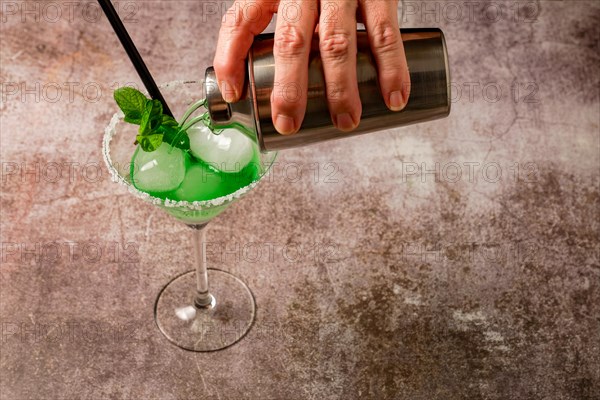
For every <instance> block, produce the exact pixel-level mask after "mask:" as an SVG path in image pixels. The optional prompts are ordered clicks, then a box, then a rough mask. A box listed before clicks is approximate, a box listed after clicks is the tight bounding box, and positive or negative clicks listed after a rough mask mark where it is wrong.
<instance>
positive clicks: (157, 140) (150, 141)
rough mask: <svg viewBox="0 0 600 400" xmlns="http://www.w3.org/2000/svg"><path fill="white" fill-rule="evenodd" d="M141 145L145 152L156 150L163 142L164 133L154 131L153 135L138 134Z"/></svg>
mask: <svg viewBox="0 0 600 400" xmlns="http://www.w3.org/2000/svg"><path fill="white" fill-rule="evenodd" d="M136 139H137V141H138V143H139V144H140V147H141V148H142V150H144V151H145V152H150V151H154V150H156V149H158V148H159V146H160V145H161V144H162V142H163V135H162V133H154V134H151V135H137V137H136Z"/></svg>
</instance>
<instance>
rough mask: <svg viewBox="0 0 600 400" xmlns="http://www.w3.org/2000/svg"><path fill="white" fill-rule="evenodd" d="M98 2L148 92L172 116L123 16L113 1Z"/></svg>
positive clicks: (103, 0)
mask: <svg viewBox="0 0 600 400" xmlns="http://www.w3.org/2000/svg"><path fill="white" fill-rule="evenodd" d="M98 3H100V7H102V10H103V11H104V14H106V18H108V21H109V22H110V24H111V25H112V27H113V30H114V31H115V33H116V34H117V37H118V38H119V40H120V41H121V44H122V45H123V48H125V51H126V52H127V55H128V56H129V59H130V60H131V62H132V63H133V66H134V67H135V70H136V71H137V73H138V75H139V76H140V78H141V79H142V82H143V83H144V86H145V87H146V90H148V93H150V96H151V97H152V98H153V99H156V100H158V101H160V102H161V103H162V106H163V113H164V114H167V115H169V116H171V117H172V116H173V114H172V113H171V110H170V109H169V106H168V105H167V102H166V101H165V99H164V98H163V96H162V94H161V93H160V90H158V86H156V82H154V78H152V75H150V71H148V68H147V67H146V64H145V63H144V60H143V59H142V56H140V53H139V52H138V50H137V48H136V47H135V44H133V40H131V37H130V36H129V33H127V29H125V25H123V22H122V21H121V18H119V14H117V11H116V10H115V8H114V7H113V5H112V3H111V2H110V0H98Z"/></svg>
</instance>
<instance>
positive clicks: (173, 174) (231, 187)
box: [103, 81, 276, 351]
mask: <svg viewBox="0 0 600 400" xmlns="http://www.w3.org/2000/svg"><path fill="white" fill-rule="evenodd" d="M202 89H203V85H202V83H201V82H191V81H179V82H173V83H170V84H167V85H163V86H162V87H161V91H162V92H163V94H164V97H165V98H166V99H167V101H168V103H169V106H170V108H171V110H172V111H173V113H174V115H181V116H182V117H181V118H179V119H178V120H177V121H176V120H175V119H173V118H170V117H165V116H164V115H162V114H161V113H160V112H155V111H156V109H155V106H156V105H155V103H154V102H153V101H152V100H149V99H146V98H145V97H144V96H143V95H142V96H139V98H138V99H137V100H136V99H135V98H132V99H130V100H131V101H130V102H129V103H127V104H125V105H124V106H123V104H124V103H123V102H121V104H119V106H120V107H121V109H122V110H123V112H122V113H117V114H115V115H114V116H113V118H112V120H111V122H110V124H109V125H108V127H107V128H106V132H105V135H104V141H103V154H104V159H105V161H106V164H107V166H108V169H109V171H110V172H111V175H112V177H113V179H114V180H115V181H116V182H119V183H121V184H123V185H125V186H126V187H127V188H128V189H129V191H130V192H131V193H133V194H134V195H135V196H136V197H138V198H140V199H142V200H144V201H146V202H148V203H151V204H153V205H156V206H158V207H160V208H161V209H162V210H164V211H166V212H167V213H169V214H170V215H172V216H174V217H175V218H177V219H178V220H180V221H182V222H184V223H185V224H187V225H189V226H190V227H192V228H194V230H193V232H194V235H195V240H194V254H193V255H191V257H190V258H191V259H193V260H195V270H193V271H189V272H185V273H182V274H181V275H178V276H176V277H175V278H173V279H172V280H171V281H170V282H169V283H168V284H167V285H166V286H165V287H164V288H163V289H162V291H161V292H160V294H159V296H158V298H157V300H156V303H155V305H154V316H155V321H156V324H157V326H158V328H159V329H160V331H161V332H162V333H163V334H164V335H165V337H166V338H167V339H168V340H169V341H170V342H171V343H173V344H175V345H177V346H179V347H181V348H184V349H188V350H193V351H214V350H219V349H223V348H225V347H228V346H230V345H232V344H233V343H235V342H237V341H238V340H240V339H241V338H242V337H243V336H244V335H245V334H246V333H247V332H248V330H249V329H250V327H251V326H252V322H253V320H254V316H255V313H256V305H255V303H254V298H253V296H252V293H251V292H250V290H249V288H248V287H247V286H246V285H245V284H244V283H243V282H242V281H241V280H240V279H238V278H236V277H235V276H233V275H231V274H230V273H228V272H226V271H224V270H222V269H228V268H227V266H224V267H223V266H220V268H219V269H208V268H207V259H206V252H205V247H206V239H205V234H206V229H205V227H206V225H207V223H208V222H209V221H210V220H211V219H213V218H215V217H216V216H217V215H219V214H220V213H221V212H223V211H225V209H226V208H227V207H229V206H230V205H231V204H233V203H234V202H236V201H237V200H239V199H240V198H241V197H243V196H244V195H245V194H247V193H248V192H249V191H250V190H251V189H252V188H253V187H255V186H256V185H257V184H258V182H259V181H260V180H261V178H263V177H264V176H265V174H266V173H267V172H268V171H269V169H270V167H271V166H272V164H273V161H274V159H275V157H276V153H261V152H260V151H259V147H258V145H257V144H256V143H255V142H254V141H253V140H252V138H251V135H246V134H245V133H243V132H240V131H238V130H236V129H226V130H223V131H221V132H217V134H215V133H213V131H212V130H211V129H210V128H209V127H208V126H207V125H208V124H207V122H208V121H209V119H208V118H207V115H206V114H202V115H200V116H198V117H196V118H191V119H190V120H189V122H185V121H186V120H187V119H188V118H190V114H189V113H188V112H187V111H186V110H188V111H189V110H190V108H194V105H198V104H200V105H201V104H202V103H203V102H202V101H197V98H198V94H199V93H202ZM143 107H146V109H148V110H150V111H146V109H143ZM158 108H159V109H160V107H158ZM196 108H198V107H196ZM141 111H144V112H143V113H142V112H141ZM159 111H160V110H159ZM134 141H137V143H139V144H135V145H134ZM177 253H178V256H180V255H179V254H180V251H177ZM177 263H178V264H179V263H181V260H179V261H177ZM221 268H222V269H221ZM209 281H210V288H209Z"/></svg>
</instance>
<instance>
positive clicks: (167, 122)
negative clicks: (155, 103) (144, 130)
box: [161, 115, 179, 128]
mask: <svg viewBox="0 0 600 400" xmlns="http://www.w3.org/2000/svg"><path fill="white" fill-rule="evenodd" d="M161 125H162V126H172V127H174V128H176V127H177V126H179V124H178V123H177V121H175V118H173V117H171V116H170V115H163V116H162V122H161Z"/></svg>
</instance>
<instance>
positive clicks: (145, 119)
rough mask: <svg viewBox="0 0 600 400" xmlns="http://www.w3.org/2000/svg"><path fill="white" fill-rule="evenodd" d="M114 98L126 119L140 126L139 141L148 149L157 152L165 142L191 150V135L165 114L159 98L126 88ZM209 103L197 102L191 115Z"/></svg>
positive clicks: (121, 89)
mask: <svg viewBox="0 0 600 400" xmlns="http://www.w3.org/2000/svg"><path fill="white" fill-rule="evenodd" d="M113 96H114V98H115V101H116V102H117V104H118V106H119V108H120V109H121V111H123V114H125V117H124V118H123V120H124V121H125V122H129V123H131V124H135V125H139V126H140V127H139V130H138V135H137V136H136V139H137V140H136V142H135V144H139V145H140V147H141V148H142V150H144V151H146V152H151V151H155V150H156V149H157V148H158V147H159V146H160V145H161V144H162V142H163V141H164V142H167V143H169V144H170V145H171V146H174V147H178V148H180V149H182V150H189V148H190V138H189V136H188V134H187V132H186V130H185V129H182V127H180V126H179V124H178V123H177V121H176V120H175V119H174V118H173V117H171V116H169V115H165V114H163V105H162V103H161V102H160V101H158V100H153V99H147V98H146V96H144V94H143V93H142V92H140V91H139V90H136V89H133V88H131V87H123V88H119V89H117V90H115V92H114V95H113ZM204 103H205V102H204V101H201V102H197V103H195V105H193V107H192V108H190V109H189V110H188V114H187V115H188V116H189V115H190V114H191V112H193V111H194V110H196V109H197V108H198V107H199V106H202V105H203V104H204Z"/></svg>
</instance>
